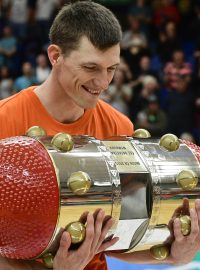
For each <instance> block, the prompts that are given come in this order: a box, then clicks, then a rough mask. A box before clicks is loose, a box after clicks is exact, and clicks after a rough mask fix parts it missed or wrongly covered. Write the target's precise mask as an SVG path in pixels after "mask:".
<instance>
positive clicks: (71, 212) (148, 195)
mask: <svg viewBox="0 0 200 270" xmlns="http://www.w3.org/2000/svg"><path fill="white" fill-rule="evenodd" d="M21 138H23V140H24V141H26V140H29V139H28V138H27V137H21ZM26 138H27V139H26ZM72 139H73V149H71V151H69V152H62V151H60V150H56V149H55V148H54V147H55V146H53V145H52V137H50V136H49V137H48V136H46V137H39V138H38V140H39V142H40V145H41V146H42V144H43V145H44V146H45V148H44V147H43V146H42V147H43V148H42V149H43V150H44V155H45V156H46V157H47V158H49V160H48V162H49V163H50V164H51V166H52V168H53V170H54V174H55V176H56V177H54V181H55V183H54V184H55V185H57V187H58V186H59V189H60V190H59V191H57V195H58V197H59V198H60V205H57V206H56V207H57V208H56V211H57V219H56V220H54V226H53V227H52V230H51V237H49V238H48V241H47V242H46V245H45V246H44V245H43V250H41V252H38V253H37V254H36V256H38V257H40V256H43V255H45V254H52V256H53V255H54V254H55V252H56V250H57V248H58V243H59V238H60V234H61V232H62V231H63V229H64V228H65V227H66V226H68V225H69V224H71V223H72V222H76V221H79V219H80V218H81V217H83V215H84V213H85V212H88V211H89V212H95V210H96V209H99V208H102V209H103V210H104V211H105V213H106V215H108V216H112V217H114V218H115V221H116V222H115V224H114V226H113V228H112V229H111V230H110V232H109V233H108V235H107V236H108V237H111V236H112V235H114V236H118V237H119V238H120V241H118V242H117V243H116V244H115V245H114V246H113V247H112V248H110V249H114V250H122V251H123V252H125V251H130V250H142V249H147V248H150V247H152V246H155V245H158V244H162V243H164V242H166V240H167V239H168V238H169V236H170V232H169V229H168V226H167V225H168V222H169V220H170V218H171V216H172V215H173V212H174V210H175V209H176V208H177V207H178V206H179V205H180V204H182V199H183V198H185V197H187V198H189V199H190V204H191V206H192V203H193V202H194V200H195V199H196V198H198V197H199V195H200V183H199V178H200V170H199V162H200V148H199V147H198V146H195V145H193V144H190V143H187V142H181V141H179V142H180V145H179V147H178V148H177V149H174V150H173V151H166V150H165V149H163V147H162V146H161V145H160V140H159V139H153V138H146V139H143V138H131V137H127V138H126V137H115V138H111V139H110V140H104V141H99V140H96V139H94V138H91V137H87V136H72ZM30 140H32V142H33V144H34V143H35V142H37V140H35V139H30ZM11 141H12V142H13V143H10V144H9V149H15V144H16V145H19V143H18V141H15V139H12V140H11ZM0 142H1V141H0ZM8 142H10V141H9V140H8ZM4 143H5V144H7V141H4ZM37 143H38V142H37ZM19 147H20V149H19V150H20V151H21V152H22V155H23V154H24V153H25V152H26V151H25V150H24V148H23V147H22V146H19ZM1 151H2V150H1ZM12 151H13V150H12ZM16 155H17V153H16ZM29 155H31V154H29ZM3 157H4V156H3ZM29 158H30V157H29V156H28V157H27V160H28V159H29ZM2 160H3V159H2V158H1V164H0V166H1V167H0V168H1V175H0V176H1V177H0V188H1V189H2V190H3V192H4V193H5V192H6V189H7V186H6V185H7V184H8V183H9V181H10V180H9V177H8V176H7V175H9V170H10V168H11V167H12V166H11V165H12V159H11V157H10V158H9V156H8V157H7V161H8V160H9V162H10V163H11V165H10V163H9V166H10V167H8V171H6V173H7V175H6V176H2V168H4V167H3V166H4V164H3V163H2ZM27 162H28V161H27ZM41 162H43V161H42V156H41ZM23 166H24V165H22V170H23V169H24V168H23ZM36 169H37V168H36ZM42 169H43V168H42V166H41V170H42ZM77 172H78V174H77ZM80 172H81V173H80ZM182 172H184V174H183V173H182ZM185 172H187V173H185ZM3 173H4V174H5V170H4V171H3ZM39 173H40V171H37V170H36V173H35V179H39V178H38V177H39V176H38V175H39ZM182 174H183V175H182ZM72 175H75V176H76V177H75V178H76V179H75V180H76V181H75V186H73V185H72V183H74V178H73V181H72V182H70V177H71V176H72ZM77 176H78V181H77ZM82 176H83V177H82ZM13 177H14V176H13ZM25 177H26V176H25ZM79 178H81V181H79V180H80V179H79ZM2 179H3V180H2ZM27 179H28V178H27ZM35 179H33V183H34V181H36V180H35ZM185 179H186V180H187V181H186V180H185ZM188 179H189V180H188ZM85 180H86V181H85ZM42 181H43V182H44V178H42ZM45 181H46V185H48V181H49V179H48V178H45ZM88 181H89V182H88ZM43 182H42V183H43ZM89 183H90V184H89ZM182 183H184V185H183V184H182ZM185 183H187V184H185ZM188 183H189V184H188ZM82 184H83V186H82ZM72 186H73V187H72ZM191 186H192V188H191ZM38 189H39V187H38ZM80 189H81V190H84V192H80V193H79V192H77V190H80ZM48 192H50V190H49V191H48ZM2 194H3V193H2ZM44 196H45V198H48V196H50V195H49V193H48V194H44ZM46 206H47V209H48V205H46ZM35 207H36V208H37V203H35ZM54 208H55V207H54ZM46 211H47V212H48V210H46ZM3 213H4V212H2V210H0V215H3ZM58 213H59V214H58ZM183 214H184V213H183ZM33 218H34V219H35V217H33ZM19 219H20V217H19ZM36 220H39V219H37V218H36ZM183 223H184V222H183ZM26 226H28V230H30V231H31V225H29V224H27V225H26ZM184 226H185V225H184ZM21 228H22V227H21ZM186 230H189V224H187V226H186V227H184V232H185V231H186ZM30 237H31V235H30ZM2 239H4V238H3V235H1V234H0V253H1V254H5V252H4V250H3V246H2V244H1V243H3V242H2ZM36 244H38V242H37V243H36ZM3 252H4V253H3ZM24 252H26V250H24ZM159 252H160V251H159ZM6 256H7V254H6ZM9 256H10V255H9ZM9 256H8V257H9ZM23 256H24V255H23ZM23 256H21V257H20V258H25V257H23ZM47 257H48V256H47ZM161 257H162V256H161ZM28 258H31V256H29V257H28Z"/></svg>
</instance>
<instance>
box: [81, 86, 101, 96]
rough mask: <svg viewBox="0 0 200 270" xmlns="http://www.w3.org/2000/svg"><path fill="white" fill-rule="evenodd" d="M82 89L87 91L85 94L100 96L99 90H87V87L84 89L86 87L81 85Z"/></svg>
mask: <svg viewBox="0 0 200 270" xmlns="http://www.w3.org/2000/svg"><path fill="white" fill-rule="evenodd" d="M82 87H83V88H84V89H85V90H86V91H87V92H89V93H90V94H92V95H97V96H98V95H100V94H101V90H95V89H91V88H88V87H86V86H84V85H82Z"/></svg>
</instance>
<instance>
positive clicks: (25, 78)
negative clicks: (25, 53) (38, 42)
mask: <svg viewBox="0 0 200 270" xmlns="http://www.w3.org/2000/svg"><path fill="white" fill-rule="evenodd" d="M36 84H37V80H36V77H35V74H34V70H33V66H32V65H31V63H29V62H25V63H23V65H22V76H19V77H17V78H16V80H15V84H14V87H15V91H16V92H19V91H21V90H22V89H24V88H27V87H29V86H31V85H36Z"/></svg>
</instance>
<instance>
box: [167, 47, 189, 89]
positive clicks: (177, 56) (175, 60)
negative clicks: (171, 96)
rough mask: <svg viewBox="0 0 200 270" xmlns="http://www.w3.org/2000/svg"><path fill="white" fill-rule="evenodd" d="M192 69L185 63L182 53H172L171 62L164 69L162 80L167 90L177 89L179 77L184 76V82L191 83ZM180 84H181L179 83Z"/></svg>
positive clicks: (178, 51)
mask: <svg viewBox="0 0 200 270" xmlns="http://www.w3.org/2000/svg"><path fill="white" fill-rule="evenodd" d="M191 74H192V68H191V65H190V64H189V63H186V62H185V59H184V52H183V51H182V50H177V51H175V52H174V53H173V56H172V62H169V63H167V64H166V66H165V67H164V80H165V84H166V87H167V88H168V89H170V90H171V89H179V87H180V86H179V83H180V77H181V76H184V81H187V82H188V83H189V82H190V81H191ZM181 83H182V82H181Z"/></svg>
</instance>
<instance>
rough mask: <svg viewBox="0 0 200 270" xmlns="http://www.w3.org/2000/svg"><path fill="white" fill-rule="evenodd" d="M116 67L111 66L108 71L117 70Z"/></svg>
mask: <svg viewBox="0 0 200 270" xmlns="http://www.w3.org/2000/svg"><path fill="white" fill-rule="evenodd" d="M115 69H116V68H109V69H108V71H109V72H112V71H115Z"/></svg>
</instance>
